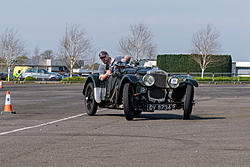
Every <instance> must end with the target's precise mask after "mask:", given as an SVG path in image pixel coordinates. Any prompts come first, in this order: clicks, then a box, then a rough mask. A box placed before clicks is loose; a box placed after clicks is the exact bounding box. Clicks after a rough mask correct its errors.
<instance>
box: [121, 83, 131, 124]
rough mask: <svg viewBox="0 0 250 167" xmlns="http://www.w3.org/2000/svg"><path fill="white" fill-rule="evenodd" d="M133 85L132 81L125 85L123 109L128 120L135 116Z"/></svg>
mask: <svg viewBox="0 0 250 167" xmlns="http://www.w3.org/2000/svg"><path fill="white" fill-rule="evenodd" d="M132 96H133V86H132V84H131V83H125V85H124V87H123V110H124V114H125V117H126V119H127V120H128V121H130V120H133V118H134V108H133V102H132Z"/></svg>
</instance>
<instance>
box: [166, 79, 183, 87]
mask: <svg viewBox="0 0 250 167" xmlns="http://www.w3.org/2000/svg"><path fill="white" fill-rule="evenodd" d="M179 83H180V82H179V79H178V78H176V77H170V78H169V80H168V85H169V86H170V88H177V87H178V86H179Z"/></svg>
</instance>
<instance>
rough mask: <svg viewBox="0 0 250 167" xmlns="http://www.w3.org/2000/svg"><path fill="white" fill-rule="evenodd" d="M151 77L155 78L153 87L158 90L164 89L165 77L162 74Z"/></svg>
mask: <svg viewBox="0 0 250 167" xmlns="http://www.w3.org/2000/svg"><path fill="white" fill-rule="evenodd" d="M153 77H154V78H155V84H154V85H155V86H157V87H160V88H165V87H166V75H162V74H153Z"/></svg>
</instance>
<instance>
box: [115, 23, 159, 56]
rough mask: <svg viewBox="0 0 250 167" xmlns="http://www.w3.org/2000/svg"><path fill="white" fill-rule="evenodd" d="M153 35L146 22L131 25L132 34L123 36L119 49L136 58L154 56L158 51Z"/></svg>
mask: <svg viewBox="0 0 250 167" xmlns="http://www.w3.org/2000/svg"><path fill="white" fill-rule="evenodd" d="M152 37H153V36H152V33H151V31H150V30H149V28H148V26H146V25H145V24H143V23H140V24H136V25H130V34H129V35H128V36H127V37H125V38H121V40H120V41H119V49H120V51H121V52H122V53H123V54H126V55H130V56H132V57H134V58H135V59H136V60H138V59H141V58H146V57H147V58H152V56H153V54H155V52H156V51H155V50H156V49H155V46H154V44H153V41H152Z"/></svg>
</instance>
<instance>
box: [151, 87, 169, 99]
mask: <svg viewBox="0 0 250 167" xmlns="http://www.w3.org/2000/svg"><path fill="white" fill-rule="evenodd" d="M165 94H166V90H165V89H161V88H159V87H156V86H153V87H152V89H150V92H149V96H150V97H151V98H154V99H163V98H165Z"/></svg>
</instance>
